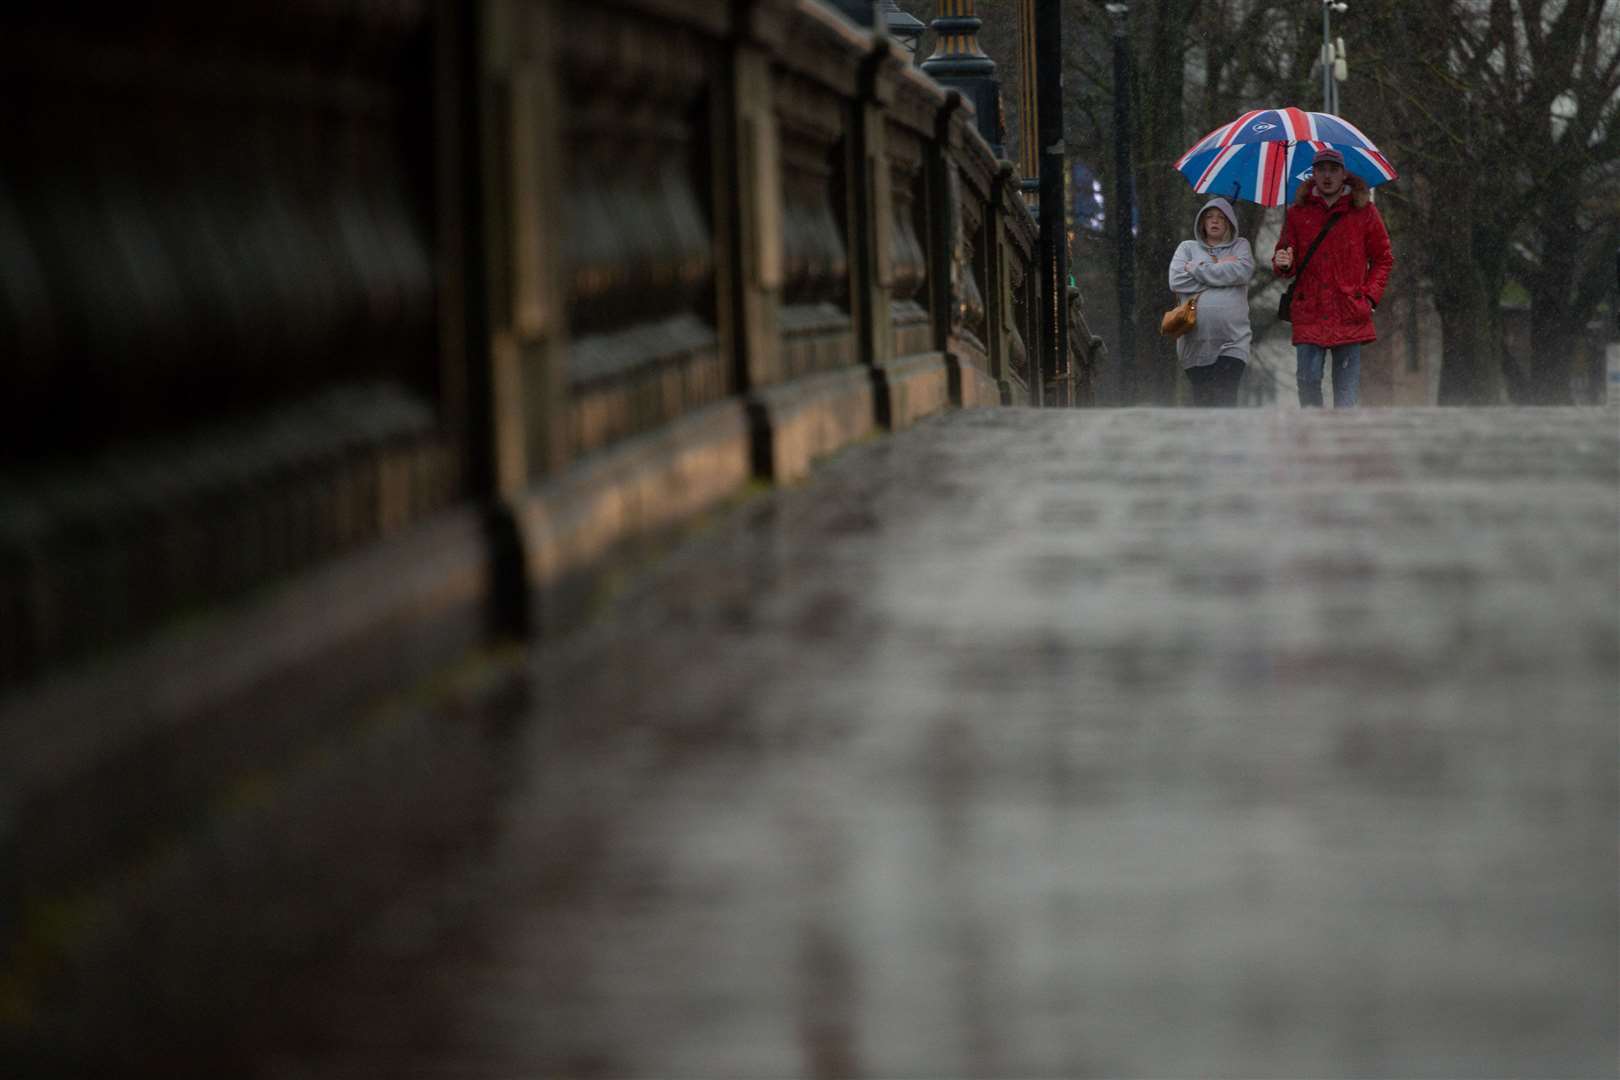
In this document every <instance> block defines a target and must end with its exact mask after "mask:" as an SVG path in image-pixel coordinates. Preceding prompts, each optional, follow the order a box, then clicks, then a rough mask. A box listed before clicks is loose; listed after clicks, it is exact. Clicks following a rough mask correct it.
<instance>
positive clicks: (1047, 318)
mask: <svg viewBox="0 0 1620 1080" xmlns="http://www.w3.org/2000/svg"><path fill="white" fill-rule="evenodd" d="M1035 68H1036V80H1037V81H1036V87H1035V99H1036V100H1035V114H1036V117H1037V123H1038V131H1037V132H1036V133H1035V137H1036V139H1037V140H1039V141H1038V143H1037V145H1038V146H1039V148H1040V168H1041V206H1040V216H1041V291H1040V296H1041V372H1040V375H1039V376H1038V377H1039V378H1040V379H1041V381H1042V383H1043V386H1042V390H1043V394H1042V396H1043V398H1044V396H1045V395H1044V390H1045V385H1044V384H1045V383H1046V382H1047V381H1048V380H1052V379H1056V378H1057V374H1058V372H1059V371H1061V370H1063V366H1064V364H1065V363H1066V362H1067V360H1068V355H1069V303H1068V298H1069V244H1068V230H1067V222H1066V221H1065V210H1066V207H1065V202H1066V200H1065V199H1064V197H1063V188H1064V184H1063V174H1064V170H1065V168H1066V164H1065V161H1064V155H1063V150H1064V146H1063V4H1062V0H1036V3H1035ZM1026 137H1027V136H1026Z"/></svg>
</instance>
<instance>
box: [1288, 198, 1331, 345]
mask: <svg viewBox="0 0 1620 1080" xmlns="http://www.w3.org/2000/svg"><path fill="white" fill-rule="evenodd" d="M1346 214H1348V211H1346V212H1345V213H1344V214H1329V215H1328V219H1327V224H1325V225H1323V226H1322V231H1321V232H1319V233H1317V234H1316V239H1315V240H1312V241H1311V246H1310V247H1308V248H1306V249H1305V257H1304V258H1303V259H1301V260H1299V269H1298V270H1295V271H1294V280H1293V281H1290V282H1289V283H1288V288H1286V289H1284V290H1283V294H1282V297H1281V298H1280V299H1278V301H1277V318H1279V319H1281V320H1282V321H1283V322H1292V321H1293V320H1292V319H1291V318H1290V311H1291V309H1292V308H1293V306H1294V286H1295V285H1298V284H1299V279H1300V278H1302V277H1304V276H1305V268H1306V267H1307V266H1309V265H1310V264H1311V256H1312V255H1315V254H1316V249H1317V246H1318V245H1320V244H1321V243H1322V241H1323V240H1324V239H1325V238H1326V237H1327V234H1328V230H1330V229H1332V228H1333V226H1335V225H1337V224H1338V223H1339V219H1340V218H1342V217H1345V216H1346Z"/></svg>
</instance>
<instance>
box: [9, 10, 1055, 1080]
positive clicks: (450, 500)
mask: <svg viewBox="0 0 1620 1080" xmlns="http://www.w3.org/2000/svg"><path fill="white" fill-rule="evenodd" d="M13 7H16V8H17V10H11V9H8V10H7V12H6V13H5V14H0V36H3V38H4V40H5V41H6V43H7V48H6V50H5V55H4V57H3V58H0V90H3V91H4V92H5V94H6V95H7V99H8V100H10V101H13V102H26V103H27V106H26V107H24V108H20V109H18V110H14V115H13V117H12V120H13V123H12V124H11V125H10V127H9V128H8V134H7V138H6V139H5V140H3V141H0V357H4V358H5V362H4V363H3V364H0V398H3V400H4V401H5V402H6V403H7V405H8V414H7V419H8V423H6V424H4V425H0V440H3V441H4V445H5V457H4V465H3V466H0V1056H5V1053H6V1050H7V1047H8V1046H11V1045H13V1044H14V1043H16V1042H17V1040H18V1039H21V1040H22V1042H23V1043H27V1042H28V1040H29V1038H30V1032H33V1034H34V1035H36V1036H37V1035H38V1034H39V1032H41V1031H45V1030H46V1029H45V1028H38V1027H31V1026H30V1025H34V1024H38V1023H48V1025H53V1026H50V1028H49V1030H50V1031H51V1032H54V1033H55V1034H56V1035H59V1036H61V1037H62V1038H64V1039H72V1038H76V1037H78V1036H79V1035H84V1034H86V1033H88V1032H92V1031H96V1032H102V1033H103V1034H105V1033H106V1032H108V1031H112V1030H113V1028H112V1027H108V1026H107V1025H106V1024H104V1023H103V1022H102V1021H103V1020H104V1018H105V1015H106V1012H107V1009H108V1008H111V1007H112V1004H113V1003H115V1002H116V1001H118V1000H125V999H126V998H127V1000H130V1001H133V1000H135V999H136V998H137V997H139V996H140V994H144V993H146V992H147V990H146V989H142V990H140V991H139V992H137V991H135V990H134V989H133V988H129V987H126V988H124V989H125V990H129V993H128V994H127V995H124V994H123V990H120V989H119V988H118V986H116V985H114V984H112V983H106V984H100V983H97V984H95V985H98V986H102V988H103V990H104V992H100V991H98V993H99V995H100V996H97V995H96V994H92V995H89V996H80V997H74V996H72V995H71V994H69V996H68V997H65V998H64V997H53V996H52V995H53V993H55V991H53V990H52V986H55V985H57V984H56V983H53V982H52V981H51V980H52V978H54V976H50V975H49V973H50V972H53V971H54V972H57V973H58V975H61V973H63V972H67V973H68V974H67V975H62V976H61V977H62V978H63V979H66V980H67V981H66V982H65V983H62V985H69V984H71V985H74V986H80V987H83V986H89V985H91V983H89V982H85V981H84V979H81V978H80V977H79V976H78V975H74V974H73V973H74V972H80V973H83V972H91V971H99V970H102V969H101V968H99V967H98V966H97V965H98V962H99V961H98V959H97V958H98V957H105V956H106V955H111V953H109V952H107V950H114V951H116V949H118V948H120V947H121V946H120V945H119V944H118V941H119V940H122V939H119V938H118V934H117V932H115V931H114V930H112V929H109V926H111V925H112V924H109V923H106V922H102V923H97V924H96V925H95V927H94V928H91V927H90V924H88V923H87V924H85V925H84V926H83V927H82V928H80V929H74V927H78V926H79V924H77V923H74V924H72V926H69V924H68V923H64V922H63V921H62V920H61V919H59V918H56V917H55V916H51V915H50V912H53V911H57V912H60V911H63V910H69V909H71V910H73V911H87V910H90V909H88V908H85V907H84V906H83V905H82V904H79V903H78V900H77V899H75V898H79V899H82V898H83V897H85V896H88V895H111V893H104V892H100V893H98V891H97V890H98V889H103V888H104V886H105V882H106V881H110V880H113V877H115V876H116V875H117V874H123V875H124V879H123V880H132V879H130V878H129V875H131V874H136V875H137V876H139V875H140V874H145V872H146V871H144V870H141V869H140V867H142V866H147V865H149V864H147V863H142V862H141V859H142V858H143V857H150V858H156V855H155V854H154V853H162V852H169V853H172V852H175V851H179V850H182V849H183V846H184V845H183V841H182V839H181V838H183V837H184V836H186V835H188V832H187V830H196V829H197V828H199V827H200V826H199V825H198V823H199V822H202V821H206V820H207V819H208V818H207V815H208V813H209V809H208V808H209V807H216V806H219V805H230V806H232V807H235V808H237V809H238V810H239V809H240V808H241V807H242V805H243V803H242V801H241V800H242V792H243V791H244V790H246V788H245V787H244V785H247V786H248V787H251V788H252V789H253V790H260V789H261V786H262V781H263V778H264V777H265V776H268V775H273V774H274V773H275V771H276V770H277V769H278V768H281V767H285V766H288V763H290V762H293V761H295V760H301V758H300V755H306V756H307V752H308V749H309V747H310V746H311V745H312V744H313V743H315V742H316V741H318V740H319V739H320V738H322V737H324V733H327V732H329V731H330V730H332V728H333V727H334V726H336V725H339V724H342V723H344V722H346V718H351V717H352V716H354V715H356V714H357V710H358V709H359V708H360V707H361V706H362V705H363V704H364V703H365V702H367V701H372V700H375V699H376V698H377V697H378V695H386V694H389V693H392V692H395V691H398V690H400V689H401V688H403V687H408V686H409V685H411V684H412V683H413V682H414V681H417V680H421V679H423V678H425V677H427V676H428V675H429V674H430V673H432V672H435V671H438V670H442V669H443V668H444V667H445V665H447V664H448V663H450V662H451V661H454V660H455V659H456V658H458V657H462V656H465V655H467V654H468V653H469V651H470V650H476V649H478V648H479V647H480V646H482V645H486V644H488V643H490V642H491V641H492V640H496V639H497V638H499V637H500V636H501V635H503V634H514V633H516V634H532V633H544V632H546V631H547V630H548V629H549V627H550V626H552V625H553V624H554V623H561V622H566V621H568V620H569V619H571V618H575V617H577V614H578V612H579V610H580V604H581V603H583V598H584V597H585V596H586V595H587V592H586V591H585V590H582V589H581V588H580V586H582V585H592V584H593V580H594V578H593V575H597V570H598V569H599V568H600V567H601V566H603V565H604V564H610V563H611V562H612V560H613V558H614V556H615V553H618V552H621V551H623V550H624V547H625V545H634V544H637V543H639V542H642V540H643V539H644V538H648V537H654V538H656V537H659V536H660V535H662V534H664V533H665V532H667V530H669V529H670V528H671V527H673V526H676V525H678V524H680V523H681V522H682V521H683V520H686V519H689V518H691V517H692V516H693V515H694V514H695V513H697V512H699V511H701V510H703V509H705V508H708V507H712V506H715V505H718V504H719V503H720V502H722V501H723V500H725V499H728V498H731V497H733V496H735V495H736V494H738V493H739V492H741V491H743V490H745V488H746V486H747V485H748V483H749V482H750V480H751V479H754V478H756V477H757V478H763V479H768V480H791V479H794V478H796V477H799V476H801V475H803V474H804V473H805V471H806V470H807V469H809V468H810V466H811V464H812V462H813V461H814V460H815V459H816V458H817V457H818V456H820V455H823V454H826V453H829V452H831V451H833V450H836V449H838V448H839V447H841V446H844V445H847V444H849V443H851V442H853V441H855V440H857V439H860V438H863V437H865V436H866V435H868V434H870V433H871V432H873V431H875V430H880V429H891V430H893V429H900V428H904V427H906V426H907V425H909V424H912V423H914V422H915V421H917V420H918V419H919V418H921V417H925V416H927V415H929V414H931V413H935V412H938V411H940V410H943V409H947V408H951V407H953V406H954V407H963V406H977V405H987V404H990V405H998V404H1004V403H1012V404H1024V403H1029V402H1031V401H1035V400H1039V398H1040V397H1041V394H1042V385H1041V384H1042V380H1041V379H1040V377H1039V374H1038V372H1037V370H1036V369H1037V368H1038V365H1037V364H1036V361H1035V359H1034V358H1035V356H1036V354H1037V352H1038V349H1037V345H1036V326H1037V320H1036V314H1037V312H1036V310H1035V307H1036V304H1035V299H1034V295H1035V293H1034V290H1035V288H1036V280H1037V275H1036V273H1035V266H1034V255H1035V246H1036V245H1035V228H1036V226H1035V222H1034V219H1033V218H1032V217H1031V215H1030V213H1029V211H1028V210H1027V209H1026V208H1025V206H1024V203H1023V201H1022V199H1021V198H1020V197H1019V195H1018V190H1017V184H1016V179H1015V177H1014V175H1013V173H1012V171H1011V169H1010V167H1009V166H1007V165H1005V164H1004V163H999V162H997V161H996V160H995V158H994V157H993V156H992V154H991V152H990V149H989V147H988V146H987V144H986V143H985V142H984V140H983V139H982V138H981V137H980V136H979V134H978V133H977V131H976V130H975V123H974V118H973V114H972V111H971V109H970V107H968V106H967V105H966V104H965V103H964V102H963V100H962V99H961V98H960V96H959V95H957V94H955V93H951V92H947V91H945V90H944V89H942V88H941V87H940V86H939V85H938V84H936V83H934V82H933V81H932V80H930V79H929V78H927V77H926V76H923V75H921V74H919V73H918V72H916V71H915V70H913V69H911V68H910V67H909V66H908V65H907V63H906V59H905V57H904V54H903V53H901V52H900V51H899V49H898V48H896V47H893V46H891V45H890V44H888V43H887V42H884V41H882V40H881V39H874V38H873V37H872V36H870V35H868V34H867V33H865V32H863V31H860V30H857V29H856V28H854V27H853V26H852V25H850V24H849V23H847V22H846V21H844V20H843V19H842V17H840V16H838V15H837V14H835V13H833V12H832V11H831V10H830V9H828V8H826V7H824V6H822V5H821V4H820V3H818V2H816V0H752V2H740V0H682V2H674V0H597V2H594V3H590V4H577V3H563V2H561V0H482V2H478V3H473V2H465V3H463V2H459V0H454V2H453V0H395V2H391V3H376V2H370V0H302V2H300V3H297V4H295V5H291V6H289V5H287V4H283V3H272V2H269V0H251V2H249V0H244V2H242V3H236V4H215V5H205V4H185V5H172V6H171V5H134V6H131V5H127V4H125V5H115V4H110V3H97V2H93V0H69V2H66V3H63V4H58V5H49V6H41V5H22V6H20V7H18V6H16V5H14V6H13ZM595 583H596V584H599V583H600V582H599V581H595ZM340 812H341V811H340ZM402 827H403V826H402ZM142 853H145V855H144V856H143V854H142ZM251 854H252V852H251V851H250V850H248V849H244V853H243V854H242V857H243V858H248V857H249V856H250V855H251ZM164 858H168V855H165V856H164ZM249 861H251V859H250V860H249ZM260 861H261V862H262V863H263V864H264V865H263V866H262V867H259V868H258V870H253V869H251V868H248V867H246V866H245V865H244V866H242V867H239V870H240V875H241V876H240V877H239V878H238V879H236V880H237V884H236V887H239V888H240V889H242V890H248V891H264V892H265V895H271V894H273V892H274V890H275V889H277V888H281V887H284V883H283V882H281V881H280V880H279V879H278V878H277V877H276V875H275V873H274V868H273V867H274V863H275V857H274V856H273V854H266V855H265V856H264V857H263V859H262V860H260ZM165 865H170V864H168V863H165ZM175 865H178V864H175ZM199 865H200V866H203V867H204V868H206V866H207V865H211V864H208V863H207V862H206V860H205V862H204V863H202V864H199ZM254 865H255V866H257V865H258V864H257V863H255V864H254ZM132 868H133V869H132ZM166 873H167V871H166ZM197 873H198V874H201V875H202V877H201V878H195V877H188V876H187V874H186V873H182V872H180V871H179V870H175V871H174V873H173V874H171V875H170V877H166V878H164V880H165V881H168V882H169V883H170V884H169V885H168V886H165V888H170V890H171V892H172V894H173V897H176V898H179V897H184V896H190V895H200V894H201V893H205V892H207V891H208V889H209V886H207V885H206V879H207V873H206V872H205V869H199V870H198V871H197ZM255 874H258V875H259V876H254V875H255ZM110 875H111V876H110ZM141 880H143V881H144V880H146V878H144V877H142V878H141ZM98 883H100V884H98ZM105 888H111V886H105ZM120 888H121V886H120ZM143 888H147V887H146V886H143ZM151 888H156V886H152V887H151ZM114 891H115V892H116V890H114ZM118 895H120V896H122V895H124V894H123V893H118ZM141 895H142V896H143V897H144V898H145V899H143V901H142V903H151V904H158V903H159V900H158V899H157V895H158V894H157V893H154V892H151V891H150V890H148V891H147V892H143V893H141ZM163 895H165V896H167V895H169V894H168V893H165V894H163ZM329 899H330V906H331V908H332V912H333V914H332V916H331V918H332V919H334V920H337V919H338V918H339V913H340V911H341V909H342V908H343V904H344V903H345V902H346V901H343V900H341V899H340V896H339V893H338V892H334V893H333V894H332V896H331V897H330V898H329ZM176 902H177V903H178V902H179V901H178V900H177V901H176ZM354 902H355V903H359V902H361V901H360V899H359V898H358V895H356V897H355V898H354ZM63 905H67V907H64V906H63ZM74 905H78V906H74ZM96 910H102V909H100V908H98V909H96ZM143 910H145V909H143ZM175 910H179V909H175ZM41 913H44V914H41ZM323 917H324V916H323ZM143 918H144V916H143ZM41 920H43V921H41ZM129 925H135V923H131V924H129ZM64 927H67V929H64ZM317 929H322V928H320V927H313V928H312V932H314V930H317ZM324 929H326V930H330V929H331V928H330V927H325V928H324ZM190 932H192V931H189V930H188V933H190ZM195 932H196V933H199V934H200V933H202V932H203V931H202V930H200V929H197V930H196V931H195ZM221 932H222V933H223V932H224V931H223V930H221ZM191 955H194V956H204V955H207V943H206V942H202V943H200V944H197V945H196V948H194V949H192V950H191ZM174 962H175V963H179V962H181V961H180V959H178V958H177V959H175V961H174ZM86 977H87V978H88V976H86ZM176 978H177V979H181V976H180V975H176ZM150 981H153V980H149V982H150ZM155 981H161V980H155ZM181 981H183V979H181ZM92 982H93V980H92ZM120 995H123V996H122V997H121V996H120ZM75 1010H77V1011H75ZM30 1017H32V1018H33V1019H29V1018H30ZM42 1017H43V1018H46V1019H43V1020H42V1019H40V1018H42ZM53 1037H54V1036H53Z"/></svg>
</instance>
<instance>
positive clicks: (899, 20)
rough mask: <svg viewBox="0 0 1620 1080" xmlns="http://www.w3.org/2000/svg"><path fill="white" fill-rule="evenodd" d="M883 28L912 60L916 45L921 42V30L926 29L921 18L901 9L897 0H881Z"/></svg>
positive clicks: (914, 57)
mask: <svg viewBox="0 0 1620 1080" xmlns="http://www.w3.org/2000/svg"><path fill="white" fill-rule="evenodd" d="M882 14H883V28H884V30H886V31H887V32H888V34H889V36H890V37H892V38H894V39H895V40H896V41H898V42H899V43H900V46H901V48H903V49H905V50H906V55H907V56H908V57H910V58H911V60H912V62H914V63H915V62H916V59H917V46H918V45H919V44H921V42H922V36H923V31H924V30H925V29H927V27H925V26H924V25H923V22H922V20H921V19H918V18H917V17H916V16H914V15H912V14H911V13H910V12H907V11H903V10H902V9H901V7H900V4H899V3H898V2H897V0H883V9H882Z"/></svg>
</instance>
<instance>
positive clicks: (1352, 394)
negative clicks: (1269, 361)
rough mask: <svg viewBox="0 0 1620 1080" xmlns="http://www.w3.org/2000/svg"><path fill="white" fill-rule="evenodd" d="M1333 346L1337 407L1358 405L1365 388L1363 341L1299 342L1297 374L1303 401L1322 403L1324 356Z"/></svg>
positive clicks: (1295, 350)
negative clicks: (1310, 343)
mask: <svg viewBox="0 0 1620 1080" xmlns="http://www.w3.org/2000/svg"><path fill="white" fill-rule="evenodd" d="M1329 348H1331V349H1332V350H1333V407H1334V408H1335V409H1348V408H1350V407H1352V406H1353V405H1355V403H1356V398H1357V397H1358V396H1360V391H1361V345H1360V344H1359V343H1357V344H1355V345H1332V346H1323V345H1295V346H1294V355H1295V358H1296V364H1295V367H1294V374H1295V376H1296V377H1297V379H1298V382H1299V403H1300V405H1302V406H1310V405H1314V406H1317V407H1321V404H1322V359H1323V357H1324V356H1325V354H1326V353H1327V351H1328V349H1329Z"/></svg>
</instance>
